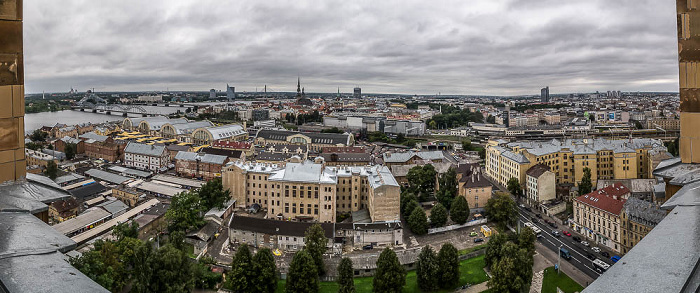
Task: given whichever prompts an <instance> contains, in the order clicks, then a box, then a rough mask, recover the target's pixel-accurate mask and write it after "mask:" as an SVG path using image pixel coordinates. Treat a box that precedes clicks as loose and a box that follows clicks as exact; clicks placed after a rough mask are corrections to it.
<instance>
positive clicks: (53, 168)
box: [44, 160, 58, 180]
mask: <svg viewBox="0 0 700 293" xmlns="http://www.w3.org/2000/svg"><path fill="white" fill-rule="evenodd" d="M44 175H46V176H47V177H49V178H51V180H54V179H56V176H58V165H56V162H54V161H53V160H51V161H49V162H48V163H47V164H46V170H44Z"/></svg>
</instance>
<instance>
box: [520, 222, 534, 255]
mask: <svg viewBox="0 0 700 293" xmlns="http://www.w3.org/2000/svg"><path fill="white" fill-rule="evenodd" d="M536 239H537V236H535V232H533V231H532V229H530V228H529V227H524V228H522V229H520V234H518V246H520V248H524V249H525V250H527V251H528V252H530V254H534V253H535V240H536Z"/></svg>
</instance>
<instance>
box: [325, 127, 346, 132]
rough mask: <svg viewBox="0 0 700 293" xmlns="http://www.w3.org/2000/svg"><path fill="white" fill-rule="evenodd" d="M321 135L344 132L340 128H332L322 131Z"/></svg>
mask: <svg viewBox="0 0 700 293" xmlns="http://www.w3.org/2000/svg"><path fill="white" fill-rule="evenodd" d="M321 133H343V131H342V130H340V129H338V127H332V128H328V129H322V130H321Z"/></svg>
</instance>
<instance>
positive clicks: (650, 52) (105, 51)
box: [24, 0, 678, 95]
mask: <svg viewBox="0 0 700 293" xmlns="http://www.w3.org/2000/svg"><path fill="white" fill-rule="evenodd" d="M223 2H226V3H223ZM24 5H25V10H24V38H25V43H24V48H25V66H26V70H25V74H26V76H25V81H26V86H27V92H28V93H37V92H41V91H47V92H53V91H62V92H65V91H68V90H69V89H70V88H71V87H73V88H76V89H78V90H81V91H84V90H86V89H88V88H93V87H94V88H95V89H96V90H97V91H143V90H165V89H166V88H168V89H170V90H208V89H210V88H215V89H218V90H225V86H226V83H229V84H230V85H231V86H235V87H236V90H237V91H255V89H256V87H257V88H258V89H259V90H261V89H262V87H263V86H264V85H265V84H267V86H268V89H269V90H270V91H295V90H296V80H297V76H300V77H301V80H302V86H304V87H305V88H306V91H307V92H335V91H337V88H338V87H340V90H341V91H342V92H351V91H352V87H354V86H355V85H359V86H360V87H362V91H363V92H369V93H403V94H437V93H438V92H441V93H442V94H485V95H521V94H539V89H540V88H541V87H543V86H545V85H549V86H550V91H551V93H570V92H590V91H607V90H622V91H678V58H677V38H676V15H675V1H673V0H565V1H562V0H552V1H550V0H522V1H500V0H483V1H481V0H480V1H476V0H469V1H464V0H459V1H425V0H422V1H406V0H401V1H384V0H382V1H376V0H374V1H347V0H343V1H328V0H324V1H298V0H297V1H291V0H290V1H267V0H266V1H259V0H256V1H252V0H251V1H247V0H238V1H220V0H219V1H175V0H168V1H156V0H147V1H143V0H133V1H131V0H113V1H111V0H110V1H107V0H100V1H95V0H82V1H79V0H61V1H56V0H32V1H24Z"/></svg>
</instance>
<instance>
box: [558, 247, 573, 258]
mask: <svg viewBox="0 0 700 293" xmlns="http://www.w3.org/2000/svg"><path fill="white" fill-rule="evenodd" d="M559 255H560V256H561V257H563V258H564V259H571V253H569V250H568V249H566V248H564V247H562V248H559Z"/></svg>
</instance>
